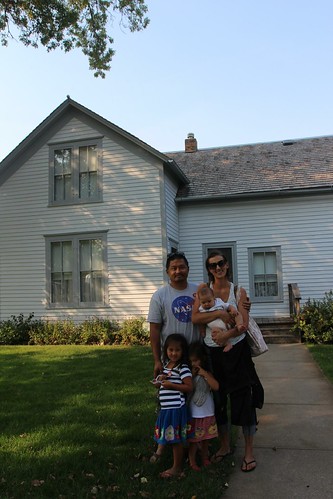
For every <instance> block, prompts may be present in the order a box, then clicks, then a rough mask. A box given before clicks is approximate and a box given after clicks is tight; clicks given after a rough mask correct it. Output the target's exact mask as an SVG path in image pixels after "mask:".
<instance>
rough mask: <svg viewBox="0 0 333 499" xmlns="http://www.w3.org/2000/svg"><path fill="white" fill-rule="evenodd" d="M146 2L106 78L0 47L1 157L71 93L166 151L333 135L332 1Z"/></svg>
mask: <svg viewBox="0 0 333 499" xmlns="http://www.w3.org/2000/svg"><path fill="white" fill-rule="evenodd" d="M147 4H148V7H149V17H150V19H151V22H150V25H149V26H148V28H147V29H146V30H144V31H142V32H139V33H135V34H132V33H130V32H129V31H126V32H125V31H121V30H119V28H118V21H117V20H116V21H115V28H116V31H115V32H114V39H115V49H116V52H117V53H116V55H115V58H114V61H113V64H112V69H111V71H110V72H109V73H108V74H107V76H106V78H105V80H101V79H96V78H94V76H93V72H92V71H89V69H88V60H87V59H86V58H85V57H84V56H83V55H82V54H81V52H80V51H79V50H76V51H74V52H71V53H69V54H65V53H64V52H62V51H60V50H58V51H55V52H52V53H47V52H46V50H45V49H44V48H43V47H40V48H39V49H33V48H26V47H24V46H23V45H21V44H19V43H18V42H15V41H12V42H10V45H9V47H8V48H5V47H1V46H0V56H1V66H2V72H1V81H0V89H1V107H2V110H1V120H0V159H3V158H4V157H5V156H6V155H7V154H8V153H10V152H11V150H12V149H13V148H14V147H15V146H16V145H17V144H18V143H19V142H20V141H21V140H23V139H24V138H25V137H26V136H27V135H28V134H29V133H30V132H31V131H32V130H33V129H34V128H35V127H36V126H37V125H38V124H39V123H40V122H41V121H42V120H43V119H44V118H46V117H47V116H48V115H49V114H50V113H51V112H52V111H53V110H54V109H55V108H56V107H57V106H58V105H59V104H61V102H63V101H64V100H65V99H66V96H67V94H69V95H70V96H71V98H72V99H74V100H76V101H78V102H79V103H81V104H82V105H84V106H86V107H88V108H89V109H91V110H93V111H95V112H96V113H98V114H100V115H102V116H103V117H104V118H106V119H108V120H110V121H111V122H113V123H115V124H116V125H118V126H120V127H122V128H124V129H125V130H127V131H128V132H130V133H132V134H134V135H136V136H137V137H138V138H140V139H142V140H144V141H145V142H147V143H148V144H150V145H151V146H153V147H155V148H156V149H158V150H160V151H161V152H167V151H176V150H182V149H183V147H184V139H185V138H186V136H187V133H188V132H193V133H194V134H195V136H196V138H197V140H198V146H199V148H206V147H216V146H226V145H236V144H248V143H255V142H268V141H275V140H285V139H291V138H302V137H315V136H323V135H332V134H333V64H332V59H333V29H332V22H333V2H332V0H317V1H314V0H271V1H267V0H252V1H249V0H233V1H230V0H228V1H226V0H205V1H204V0H200V1H199V0H148V1H147Z"/></svg>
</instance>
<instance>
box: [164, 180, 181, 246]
mask: <svg viewBox="0 0 333 499" xmlns="http://www.w3.org/2000/svg"><path fill="white" fill-rule="evenodd" d="M164 179H165V208H166V229H167V238H168V241H169V242H170V240H172V241H174V242H176V243H178V242H179V233H178V207H177V205H176V203H175V198H176V194H177V189H178V184H177V183H176V182H175V181H174V180H172V179H171V178H170V177H169V176H168V175H165V176H164ZM169 246H170V245H169ZM169 249H170V247H168V250H169Z"/></svg>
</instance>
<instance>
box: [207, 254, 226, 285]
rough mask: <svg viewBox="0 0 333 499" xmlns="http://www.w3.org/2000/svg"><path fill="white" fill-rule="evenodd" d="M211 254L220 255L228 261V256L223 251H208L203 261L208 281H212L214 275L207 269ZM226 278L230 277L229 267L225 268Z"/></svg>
mask: <svg viewBox="0 0 333 499" xmlns="http://www.w3.org/2000/svg"><path fill="white" fill-rule="evenodd" d="M213 256H222V257H223V258H224V259H225V261H226V262H227V263H228V258H227V257H226V256H225V254H224V253H222V251H219V250H213V251H211V252H210V253H209V255H208V256H207V258H206V262H205V265H206V270H207V273H208V280H209V282H210V283H211V282H214V276H213V274H212V273H211V272H210V271H209V267H208V264H209V260H210V259H211V258H213ZM227 279H230V269H229V268H228V270H227Z"/></svg>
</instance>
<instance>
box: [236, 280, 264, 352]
mask: <svg viewBox="0 0 333 499" xmlns="http://www.w3.org/2000/svg"><path fill="white" fill-rule="evenodd" d="M234 291H235V297H236V302H237V305H238V302H239V299H240V291H239V290H238V288H237V286H235V287H234ZM246 338H247V342H248V344H249V346H250V350H251V356H252V357H258V355H262V354H263V353H265V352H267V350H268V346H267V344H266V342H265V340H264V337H263V335H262V332H261V329H260V327H259V326H258V324H257V323H256V321H255V320H254V319H253V317H251V315H250V314H249V324H248V328H247V335H246Z"/></svg>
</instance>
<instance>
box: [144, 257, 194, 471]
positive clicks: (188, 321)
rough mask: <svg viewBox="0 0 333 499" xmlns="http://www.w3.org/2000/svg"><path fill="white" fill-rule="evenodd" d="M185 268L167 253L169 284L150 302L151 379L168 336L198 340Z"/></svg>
mask: <svg viewBox="0 0 333 499" xmlns="http://www.w3.org/2000/svg"><path fill="white" fill-rule="evenodd" d="M189 270H190V269H189V265H188V261H187V258H186V256H185V255H184V253H182V252H180V251H176V252H173V253H169V254H168V257H167V261H166V272H167V274H168V277H169V283H168V284H166V285H165V286H162V287H161V288H159V289H158V290H157V291H155V293H154V294H153V296H152V297H151V300H150V305H149V312H148V322H149V323H150V344H151V348H152V352H153V357H154V377H155V378H156V376H158V375H159V374H160V373H161V372H162V362H161V353H162V349H163V345H164V342H165V339H166V338H167V336H169V334H172V333H179V334H181V335H183V336H185V338H186V340H187V342H188V343H193V342H194V341H198V340H199V337H200V335H199V328H198V326H195V325H194V324H193V323H192V307H193V303H194V298H195V293H196V291H197V287H198V285H197V284H195V283H192V282H188V280H187V278H188V273H189ZM163 449H164V446H163V445H162V444H159V445H158V446H157V449H156V452H154V453H153V455H152V456H151V458H150V462H151V463H157V462H158V461H159V460H160V458H161V455H162V452H163Z"/></svg>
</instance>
